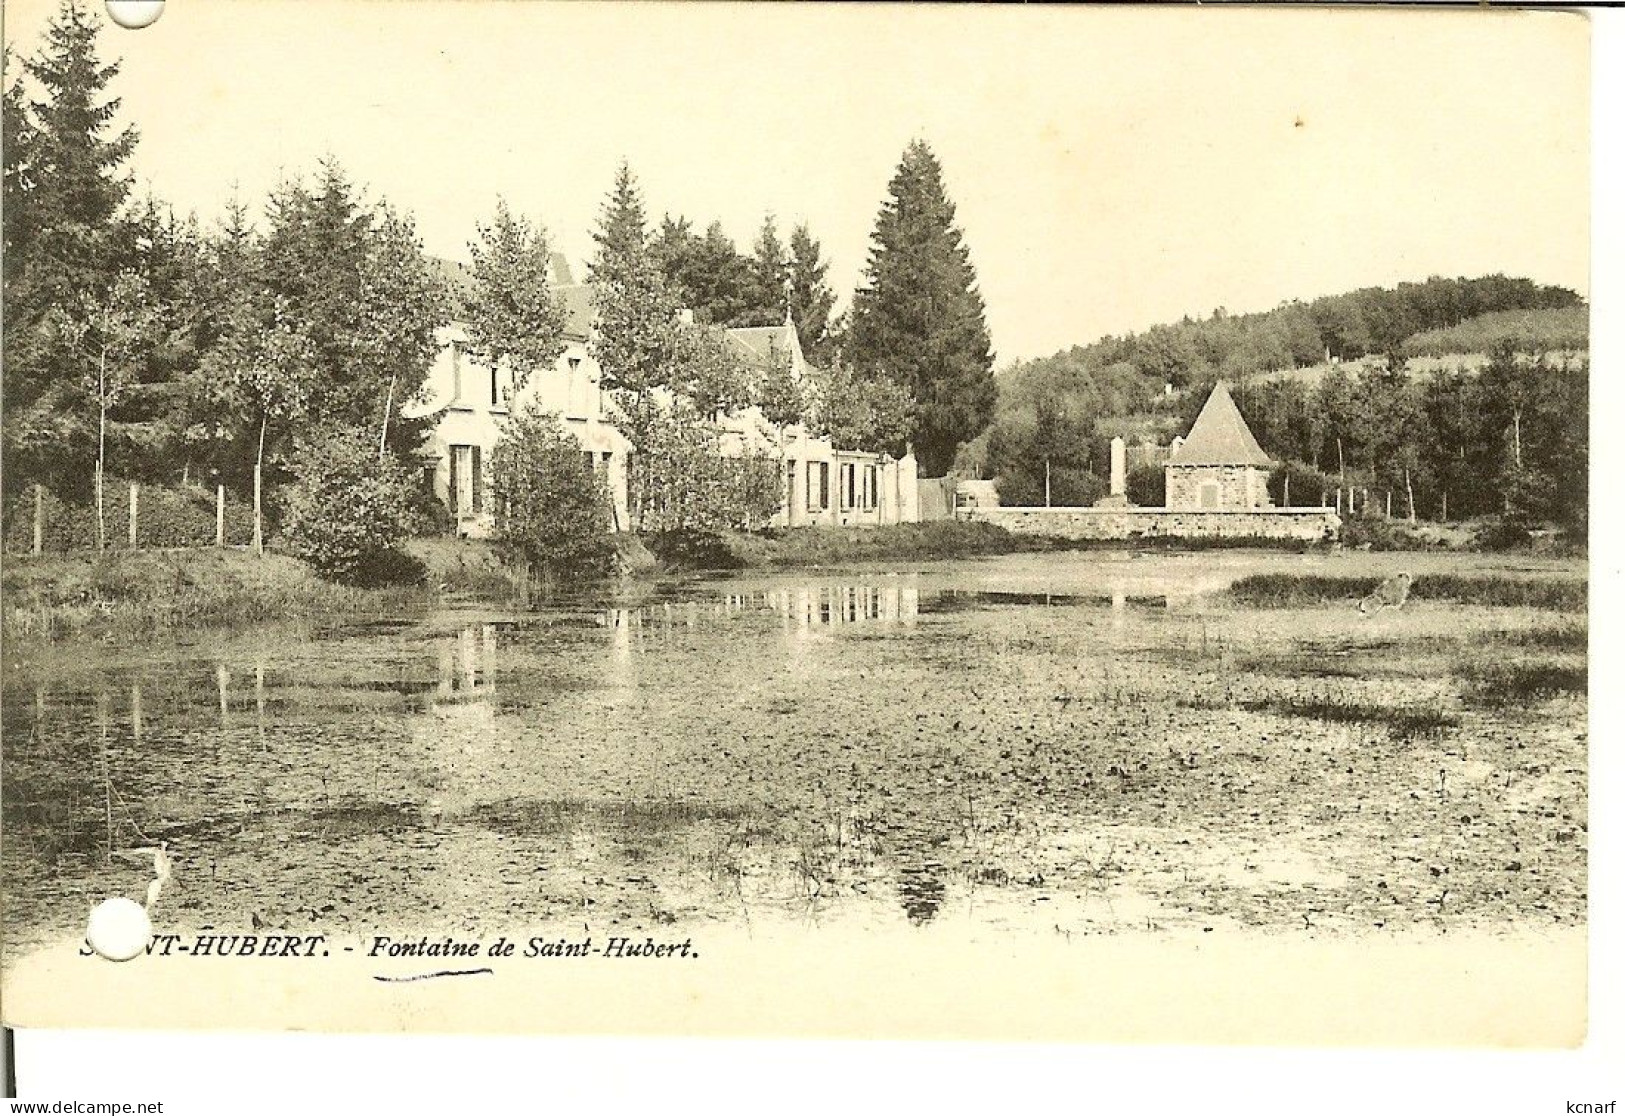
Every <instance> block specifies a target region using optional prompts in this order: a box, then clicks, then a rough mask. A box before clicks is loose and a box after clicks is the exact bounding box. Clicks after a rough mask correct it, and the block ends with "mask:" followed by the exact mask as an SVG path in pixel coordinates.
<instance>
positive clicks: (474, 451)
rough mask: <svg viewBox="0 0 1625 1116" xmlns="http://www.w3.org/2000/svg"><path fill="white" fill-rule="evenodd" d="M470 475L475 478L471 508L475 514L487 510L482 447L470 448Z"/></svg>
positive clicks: (472, 478)
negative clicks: (482, 467) (481, 458)
mask: <svg viewBox="0 0 1625 1116" xmlns="http://www.w3.org/2000/svg"><path fill="white" fill-rule="evenodd" d="M468 456H469V470H468V471H469V477H470V479H471V480H473V482H474V484H473V488H474V500H473V503H474V507H473V508H472V509H471V510H472V511H473V512H474V514H475V515H478V514H480V512H482V511H484V510H485V477H484V476H482V475H481V470H480V447H479V446H474V447H472V448H471V449H470V450H469V454H468Z"/></svg>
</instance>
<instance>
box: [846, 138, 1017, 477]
mask: <svg viewBox="0 0 1625 1116" xmlns="http://www.w3.org/2000/svg"><path fill="white" fill-rule="evenodd" d="M889 193H890V197H889V198H888V199H887V201H886V202H885V204H884V205H882V207H881V210H880V215H879V217H878V218H877V219H876V221H875V230H874V234H873V237H872V246H871V248H870V252H869V263H868V267H867V269H866V272H865V280H864V284H863V286H861V287H860V288H859V289H858V291H857V293H856V295H855V296H854V298H853V304H852V324H851V336H850V338H849V340H848V343H847V348H846V354H845V355H846V357H847V359H849V360H850V361H851V362H852V364H853V366H854V368H855V370H856V371H858V372H859V373H862V374H867V375H874V374H877V373H878V374H885V375H888V376H890V377H891V378H893V379H895V380H896V381H897V382H898V383H900V384H902V385H903V386H904V387H905V388H906V389H907V390H908V392H909V393H910V395H911V396H912V398H913V400H914V404H915V415H914V426H913V441H914V448H915V452H916V453H917V454H918V456H919V461H920V467H921V468H922V469H923V470H924V472H925V474H926V475H928V476H936V475H940V474H942V473H944V472H946V471H947V469H948V468H949V467H950V466H951V465H952V463H953V459H954V453H955V451H956V450H957V448H958V446H959V444H960V443H961V442H965V441H969V440H970V439H972V438H974V437H975V436H976V435H977V434H979V433H980V432H981V431H982V430H984V429H985V428H986V427H987V425H988V423H989V422H990V421H991V420H992V417H993V403H994V384H993V353H992V350H991V342H990V340H989V337H988V332H987V322H986V317H985V308H984V306H983V303H982V296H981V294H980V292H979V291H978V290H977V288H976V272H975V269H974V268H973V267H972V266H971V262H970V253H969V251H968V250H967V248H966V247H965V244H964V239H963V236H962V234H961V232H960V230H959V229H958V227H957V226H956V225H955V224H954V206H953V203H952V202H951V201H950V200H949V198H948V195H947V191H946V189H945V187H944V185H943V180H942V168H941V166H940V164H938V162H937V159H936V156H935V155H933V154H932V153H931V149H930V148H929V147H928V146H926V144H925V143H924V141H921V140H915V141H914V142H913V143H911V144H909V146H908V149H907V150H906V151H905V152H904V153H903V159H902V162H901V164H900V165H899V166H898V168H897V173H896V174H895V175H893V177H892V180H891V184H890V187H889Z"/></svg>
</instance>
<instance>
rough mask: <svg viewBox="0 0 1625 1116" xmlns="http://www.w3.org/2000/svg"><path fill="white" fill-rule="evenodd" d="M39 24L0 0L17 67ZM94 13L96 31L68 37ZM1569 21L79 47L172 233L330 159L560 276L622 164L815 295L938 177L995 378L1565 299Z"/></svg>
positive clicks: (361, 38) (1222, 15) (351, 31)
mask: <svg viewBox="0 0 1625 1116" xmlns="http://www.w3.org/2000/svg"><path fill="white" fill-rule="evenodd" d="M55 7H56V3H55V0H7V2H6V4H5V20H6V28H5V37H6V41H7V43H8V45H9V46H10V47H11V49H12V50H14V51H18V52H21V53H23V54H29V53H32V52H33V51H34V50H35V49H36V47H37V44H38V42H39V36H40V31H41V30H42V28H43V26H44V24H45V22H46V20H47V19H48V18H49V16H50V14H51V13H52V12H53V11H54V9H55ZM100 10H101V9H100V6H99V5H97V7H96V11H97V13H98V14H100ZM1588 31H1589V28H1588V24H1587V22H1586V20H1585V19H1584V18H1582V17H1578V16H1573V15H1568V14H1562V13H1555V12H1536V13H1516V12H1490V11H1482V10H1480V11H1473V10H1455V11H1418V10H1398V11H1385V12H1371V11H1342V10H1330V9H1317V10H1274V9H1239V10H1238V9H1228V10H1216V9H1214V8H1206V9H1184V10H1177V11H1170V10H1165V9H1144V8H1138V9H1136V8H1134V7H1132V6H1130V7H1128V8H1095V9H1089V8H1035V7H1026V6H1010V7H996V8H972V7H950V6H911V7H902V6H883V5H866V6H860V5H838V6H826V5H769V6H746V5H715V4H681V5H679V4H668V3H624V4H615V5H597V4H588V3H571V4H552V3H543V2H523V0H322V2H320V3H314V2H311V0H170V2H169V3H168V5H167V10H166V11H165V14H164V16H163V17H162V18H161V19H160V20H158V22H157V23H156V24H154V25H153V26H151V27H149V28H146V29H144V30H140V31H129V30H124V29H121V28H118V27H116V26H114V25H112V24H111V23H108V24H107V29H106V31H105V32H104V34H103V38H102V43H103V55H104V58H110V57H115V56H119V57H122V59H123V70H122V72H121V73H120V74H119V76H118V77H117V78H116V79H115V85H114V91H115V92H116V93H117V94H118V95H120V96H122V98H123V106H122V110H121V117H122V119H124V120H126V121H128V122H132V123H135V124H136V125H137V126H138V127H139V128H140V130H141V143H140V145H139V147H138V149H137V152H136V154H135V156H134V158H133V160H132V162H131V169H132V171H133V173H134V175H135V177H136V180H137V182H138V184H139V186H140V188H142V189H145V188H147V187H150V189H151V190H152V191H153V192H154V193H156V194H157V195H158V196H159V197H160V198H162V199H164V200H166V201H168V202H170V203H171V204H173V205H174V206H175V207H176V208H177V209H178V210H179V211H181V212H183V213H185V212H189V211H190V212H195V213H196V214H197V215H198V216H199V217H200V218H202V219H204V220H214V219H216V218H218V216H219V215H220V213H221V211H222V208H223V205H224V203H225V200H226V199H227V198H228V197H229V196H230V194H231V192H232V190H233V188H235V189H236V190H237V191H239V192H240V194H241V196H242V197H243V198H244V199H245V200H247V201H249V202H250V203H251V204H253V205H255V206H256V207H258V206H259V205H260V204H262V202H263V199H264V198H265V196H266V194H267V193H268V192H269V190H270V189H271V188H272V187H273V186H274V185H275V184H276V183H277V182H278V181H279V180H280V179H282V178H284V177H289V176H298V175H301V174H309V173H311V172H313V171H314V169H315V167H316V164H317V162H318V160H320V159H322V158H323V157H325V156H331V157H334V158H336V159H337V160H338V161H339V162H340V163H341V164H342V165H343V166H344V167H345V169H346V170H347V172H348V173H349V174H350V175H351V177H352V178H353V179H354V180H356V181H357V182H359V183H361V184H363V185H364V186H365V187H366V188H367V190H368V192H369V195H370V196H372V197H374V198H385V199H387V200H388V201H389V202H390V203H391V204H393V205H395V206H396V207H398V208H401V209H404V210H407V211H409V212H411V214H412V215H413V216H414V218H415V219H416V221H417V225H418V229H419V232H420V234H421V236H422V238H423V241H424V244H425V247H426V248H427V249H428V250H429V251H430V252H432V253H435V254H437V255H443V256H448V257H451V258H456V259H464V260H466V259H467V256H468V241H469V240H470V238H471V237H472V236H473V235H474V229H475V224H476V222H478V221H481V220H488V219H489V218H490V216H491V214H492V212H493V211H494V209H495V205H496V201H497V198H498V196H499V195H500V196H502V197H504V198H506V199H507V201H508V203H509V205H510V206H511V207H512V208H514V209H515V210H517V211H519V212H522V213H524V214H526V215H529V216H531V217H532V218H534V219H536V220H538V221H539V222H541V223H542V224H543V225H544V226H545V227H546V228H547V229H548V231H549V234H550V236H551V238H552V240H553V242H554V245H555V247H557V248H559V249H561V250H562V251H564V252H565V253H566V255H567V256H569V258H570V259H571V260H572V262H573V263H574V264H575V265H576V266H577V267H578V268H580V267H581V265H582V263H583V261H584V260H585V259H586V258H587V257H588V256H589V255H590V253H591V251H592V239H591V231H592V228H593V225H594V223H595V222H596V220H597V216H598V212H599V208H600V206H601V204H602V202H603V199H604V196H605V194H606V192H607V191H608V189H609V187H610V184H611V182H612V180H613V177H614V173H615V168H616V166H617V165H618V163H619V162H620V161H621V160H622V159H626V160H628V161H629V162H630V164H631V166H632V169H633V171H634V173H635V174H636V175H637V177H638V180H639V182H640V184H641V186H642V189H643V192H644V196H645V201H646V204H647V206H648V209H649V211H650V213H651V215H652V216H653V217H655V218H658V217H659V216H660V215H662V214H664V213H668V212H669V213H672V214H674V215H681V216H684V217H687V218H689V219H690V220H691V221H693V222H694V224H695V225H697V226H699V227H700V228H703V227H704V226H705V225H707V224H708V223H710V221H711V220H713V219H719V220H721V222H722V224H723V226H724V228H725V229H726V230H727V231H728V232H729V233H730V234H731V235H732V236H733V237H734V238H735V240H736V241H737V242H739V243H740V245H741V247H746V248H748V246H749V244H750V242H751V241H752V240H753V239H754V237H755V235H756V232H757V230H758V228H759V227H760V225H761V223H762V220H763V218H764V217H765V216H767V215H769V214H772V215H773V216H775V217H776V218H777V220H778V221H779V224H780V230H781V237H782V238H784V239H788V230H789V226H791V225H792V224H794V223H796V222H800V221H806V222H807V223H808V224H809V226H810V227H811V230H812V232H813V234H814V235H815V236H816V237H818V238H819V239H820V240H821V241H822V243H823V247H824V253H825V256H826V257H827V258H828V259H829V260H830V261H831V268H830V273H829V279H830V282H831V285H832V287H833V288H834V289H835V290H836V292H837V294H838V296H839V297H840V301H841V305H843V306H844V305H845V304H846V302H847V301H848V300H849V298H850V294H851V291H852V289H853V287H854V286H855V285H856V284H857V282H858V281H859V278H860V274H861V270H862V268H863V265H864V261H865V258H866V255H867V252H868V244H869V235H870V232H871V231H872V229H873V226H874V219H875V215H876V213H877V211H878V209H879V207H880V205H881V203H882V201H883V200H884V197H885V191H886V185H887V182H888V180H889V179H890V177H891V175H892V173H893V171H894V170H895V168H896V165H897V162H898V159H899V158H900V156H901V154H902V151H903V149H904V147H905V146H906V145H907V144H908V143H909V141H910V140H911V139H914V138H922V139H924V140H926V141H927V142H928V143H929V144H930V145H931V146H932V148H933V149H934V150H935V152H936V153H937V155H938V157H939V158H940V160H941V162H942V164H943V169H944V174H945V177H946V181H947V185H948V189H949V192H950V195H951V197H952V199H953V201H954V202H955V204H956V205H957V208H958V221H959V224H960V227H961V228H962V230H963V232H964V236H965V241H966V243H967V245H968V246H969V250H970V254H971V261H972V263H973V265H974V266H975V268H976V272H977V276H978V280H979V284H980V287H981V291H982V294H983V297H984V299H985V300H986V303H987V316H988V324H989V328H990V331H991V333H992V337H993V344H994V349H995V351H996V353H997V355H998V359H999V361H1000V363H1001V364H1002V363H1007V362H1009V361H1011V360H1013V359H1022V358H1031V357H1037V356H1043V355H1047V354H1049V353H1052V352H1054V351H1056V350H1058V349H1062V348H1066V347H1068V346H1070V345H1073V344H1086V343H1088V342H1090V341H1092V340H1094V339H1096V338H1098V337H1100V336H1102V335H1103V334H1107V333H1122V332H1126V331H1130V330H1140V329H1144V328H1145V327H1146V326H1149V325H1151V324H1153V323H1155V322H1158V321H1166V320H1172V319H1177V318H1179V317H1180V316H1182V315H1185V314H1192V315H1205V314H1207V313H1210V312H1211V311H1212V310H1213V309H1214V308H1215V307H1219V306H1223V307H1225V308H1226V309H1228V310H1229V311H1231V312H1244V311H1250V310H1262V309H1268V308H1270V307H1272V306H1275V305H1277V304H1279V303H1280V302H1281V301H1283V300H1287V299H1291V298H1311V297H1314V296H1316V295H1321V294H1332V293H1337V292H1339V291H1343V290H1348V289H1352V288H1354V287H1359V286H1367V285H1373V284H1380V285H1392V284H1394V283H1396V282H1399V281H1401V280H1416V279H1422V278H1425V277H1427V276H1428V275H1432V274H1441V275H1480V274H1485V273H1490V272H1497V271H1499V272H1505V273H1507V274H1512V275H1525V276H1529V277H1531V278H1533V279H1535V280H1537V281H1539V282H1543V283H1559V284H1562V285H1564V286H1568V287H1572V288H1574V289H1575V290H1578V291H1580V292H1581V293H1582V294H1588V293H1589V292H1588V282H1587V278H1588V219H1589V182H1588V178H1589V152H1588V142H1589V141H1588V133H1589V124H1588V112H1587V108H1588V72H1587V64H1588V63H1587V47H1588Z"/></svg>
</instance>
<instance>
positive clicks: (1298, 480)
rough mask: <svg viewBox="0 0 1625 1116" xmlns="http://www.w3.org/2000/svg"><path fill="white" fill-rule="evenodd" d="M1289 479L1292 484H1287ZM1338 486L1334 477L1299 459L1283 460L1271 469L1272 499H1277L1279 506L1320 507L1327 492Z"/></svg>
mask: <svg viewBox="0 0 1625 1116" xmlns="http://www.w3.org/2000/svg"><path fill="white" fill-rule="evenodd" d="M1289 479H1290V480H1291V482H1292V483H1291V484H1290V485H1289V484H1287V481H1288V480H1289ZM1336 487H1337V481H1336V480H1335V479H1334V478H1332V477H1328V476H1327V475H1326V474H1325V473H1322V472H1321V471H1320V470H1318V469H1312V468H1310V467H1309V466H1308V465H1305V464H1303V463H1302V462H1298V461H1284V462H1281V463H1279V464H1277V465H1276V466H1275V468H1274V469H1273V470H1271V471H1270V479H1269V493H1270V499H1271V500H1273V501H1275V506H1276V507H1278V508H1284V507H1288V506H1291V507H1295V508H1312V507H1319V506H1320V504H1321V503H1322V501H1325V500H1326V499H1327V496H1326V494H1327V493H1329V492H1331V491H1332V490H1333V489H1334V488H1336ZM1288 497H1290V498H1291V504H1290V505H1288V503H1287V499H1288ZM1328 502H1329V501H1328Z"/></svg>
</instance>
